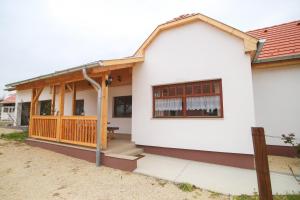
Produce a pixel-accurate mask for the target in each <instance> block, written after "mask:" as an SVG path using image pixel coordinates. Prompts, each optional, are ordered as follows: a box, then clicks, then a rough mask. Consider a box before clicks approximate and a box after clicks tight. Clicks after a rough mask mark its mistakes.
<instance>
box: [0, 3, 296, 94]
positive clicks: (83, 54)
mask: <svg viewBox="0 0 300 200" xmlns="http://www.w3.org/2000/svg"><path fill="white" fill-rule="evenodd" d="M299 8H300V1H299V0H282V1H279V0H265V1H263V0H251V1H240V0H227V1H225V0H223V1H220V0H159V1H158V0H157V1H156V0H149V1H143V0H119V1H116V0H110V1H104V0H103V1H102V0H82V1H77V0H26V1H24V0H19V1H18V0H1V1H0V45H1V46H0V74H1V76H0V97H1V96H2V95H3V94H7V92H4V91H3V89H4V85H5V84H7V83H11V82H15V81H20V80H24V79H27V78H32V77H34V76H37V75H42V74H47V73H51V72H54V71H56V70H61V69H65V68H69V67H74V66H77V65H81V64H84V63H87V62H91V61H95V60H101V59H109V58H117V57H124V56H130V55H132V54H133V53H134V52H135V50H136V49H137V48H138V47H139V46H140V45H141V44H142V42H143V41H144V40H145V39H146V38H147V36H148V35H149V34H150V33H151V32H152V31H153V29H154V28H155V27H156V26H157V25H158V24H160V23H163V22H165V21H167V20H170V19H172V18H174V17H177V16H179V15H181V14H185V13H194V12H200V13H202V14H204V15H207V16H209V17H211V18H214V19H217V20H219V21H221V22H223V23H225V24H228V25H230V26H233V27H235V28H238V29H240V30H242V31H247V30H251V29H257V28H262V27H266V26H271V25H276V24H280V23H285V22H289V21H294V20H299V19H300V10H299Z"/></svg>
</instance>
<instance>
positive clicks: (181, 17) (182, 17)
mask: <svg viewBox="0 0 300 200" xmlns="http://www.w3.org/2000/svg"><path fill="white" fill-rule="evenodd" d="M198 14H199V13H191V14H184V15H180V16H179V17H175V18H173V19H171V20H169V21H166V22H165V23H163V24H168V23H172V22H175V21H179V20H182V19H185V18H189V17H193V16H195V15H198ZM161 25H162V24H161Z"/></svg>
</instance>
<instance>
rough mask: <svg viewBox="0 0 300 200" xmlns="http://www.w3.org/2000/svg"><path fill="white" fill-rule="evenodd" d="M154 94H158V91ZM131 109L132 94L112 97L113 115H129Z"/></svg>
mask: <svg viewBox="0 0 300 200" xmlns="http://www.w3.org/2000/svg"><path fill="white" fill-rule="evenodd" d="M155 95H158V93H156V94H155ZM158 96H159V95H158ZM131 110H132V96H121V97H114V113H113V116H114V117H131V112H132V111H131Z"/></svg>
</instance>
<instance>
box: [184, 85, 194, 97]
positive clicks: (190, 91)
mask: <svg viewBox="0 0 300 200" xmlns="http://www.w3.org/2000/svg"><path fill="white" fill-rule="evenodd" d="M192 93H193V86H192V85H187V86H186V87H185V94H186V95H190V94H192Z"/></svg>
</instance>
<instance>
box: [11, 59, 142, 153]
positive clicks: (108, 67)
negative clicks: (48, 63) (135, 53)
mask: <svg viewBox="0 0 300 200" xmlns="http://www.w3.org/2000/svg"><path fill="white" fill-rule="evenodd" d="M142 61H143V58H141V57H138V58H126V59H123V60H122V59H121V60H110V61H105V62H104V61H102V62H101V66H99V65H100V64H94V63H93V64H92V66H91V67H90V68H88V70H87V73H88V76H89V77H91V78H92V79H94V81H96V82H98V83H99V84H100V86H101V90H102V96H101V121H100V122H97V117H96V116H80V115H75V112H76V93H77V90H79V89H84V88H85V89H86V87H89V88H90V89H91V88H93V86H92V85H91V84H89V83H88V82H86V83H85V84H82V82H83V81H85V79H84V77H83V74H82V71H81V68H80V69H79V70H75V71H70V72H67V73H65V74H63V75H57V76H50V77H45V78H43V79H37V80H34V81H30V82H26V83H22V84H18V85H16V89H17V90H25V89H31V90H32V96H31V107H30V121H29V137H30V138H36V139H42V140H48V141H53V142H62V143H67V144H73V145H81V146H86V147H93V148H94V147H96V141H97V140H96V139H97V138H96V136H97V123H99V125H101V137H102V138H101V148H102V149H103V150H105V149H107V126H108V119H107V118H108V117H107V112H108V85H107V80H108V79H109V77H113V78H114V79H115V81H113V82H112V85H111V86H119V85H122V84H123V85H124V84H125V85H126V84H127V85H128V84H131V80H132V79H131V73H132V72H131V70H132V67H133V66H134V64H135V63H138V62H142ZM45 87H50V88H51V94H52V97H51V114H50V115H39V114H38V100H39V97H40V95H41V93H42V91H43V89H44V88H45ZM67 92H68V93H71V95H72V102H70V103H71V104H72V115H70V116H66V115H65V113H64V112H65V108H64V107H65V103H66V102H65V93H67ZM57 99H58V102H56V100H57ZM55 104H58V105H55ZM56 108H58V109H56ZM95 109H96V108H95Z"/></svg>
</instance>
